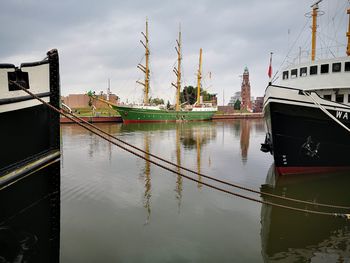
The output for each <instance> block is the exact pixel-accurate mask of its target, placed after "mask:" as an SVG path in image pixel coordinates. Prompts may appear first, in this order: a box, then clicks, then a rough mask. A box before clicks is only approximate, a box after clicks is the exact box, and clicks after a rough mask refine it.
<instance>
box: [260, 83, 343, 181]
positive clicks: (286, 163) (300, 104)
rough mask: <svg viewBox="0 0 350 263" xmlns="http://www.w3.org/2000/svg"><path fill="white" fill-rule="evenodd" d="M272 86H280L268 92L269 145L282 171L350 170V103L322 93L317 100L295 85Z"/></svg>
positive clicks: (266, 142)
mask: <svg viewBox="0 0 350 263" xmlns="http://www.w3.org/2000/svg"><path fill="white" fill-rule="evenodd" d="M268 89H280V90H279V92H278V94H277V93H275V91H274V90H272V92H271V91H270V92H267V94H268V96H267V97H266V98H265V105H264V116H265V120H266V124H267V131H268V133H267V136H266V141H265V146H266V147H267V149H268V150H269V151H271V153H272V154H273V157H274V161H275V166H276V169H277V171H278V172H279V174H295V173H318V172H331V171H335V170H343V169H346V170H348V169H349V170H350V158H349V156H348V154H349V153H350V140H349V138H350V132H349V131H348V130H347V129H346V128H349V127H350V108H349V107H347V106H346V105H343V104H340V103H334V102H331V101H326V100H324V99H322V98H320V97H318V96H317V97H316V98H317V100H318V101H316V102H314V101H312V100H310V98H309V97H308V96H307V95H306V94H304V93H303V92H301V91H298V90H295V89H283V88H280V87H273V86H270V87H269V88H268ZM281 90H282V91H281ZM274 95H279V96H278V97H277V96H274ZM320 107H323V108H324V109H325V111H326V112H325V111H322V110H321V109H320ZM327 113H328V115H327ZM330 115H331V116H333V118H332V117H331V116H330ZM342 125H344V126H345V127H344V126H342ZM265 150H266V149H265Z"/></svg>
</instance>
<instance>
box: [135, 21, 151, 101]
mask: <svg viewBox="0 0 350 263" xmlns="http://www.w3.org/2000/svg"><path fill="white" fill-rule="evenodd" d="M141 34H142V35H143V36H144V38H145V42H143V41H142V40H140V42H141V44H142V45H143V46H144V48H145V57H146V63H145V66H144V65H142V64H138V65H137V68H139V69H140V70H141V71H142V72H143V73H145V82H141V81H136V82H137V83H139V84H141V85H142V86H143V87H144V90H143V104H144V105H148V104H149V98H148V93H149V76H150V70H149V56H150V51H149V41H148V19H146V34H145V33H143V32H141Z"/></svg>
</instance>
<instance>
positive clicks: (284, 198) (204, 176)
mask: <svg viewBox="0 0 350 263" xmlns="http://www.w3.org/2000/svg"><path fill="white" fill-rule="evenodd" d="M10 82H11V83H13V84H15V85H17V86H18V87H20V88H21V89H22V90H23V91H25V92H26V93H28V94H29V95H31V96H32V97H34V98H36V99H37V100H39V101H40V102H42V103H43V104H45V105H47V106H48V107H50V108H51V109H53V110H54V111H56V112H58V113H60V114H62V115H63V116H65V117H67V118H69V119H70V120H72V121H73V122H75V123H77V124H78V125H80V126H81V127H83V128H85V129H87V130H89V131H91V132H92V133H94V134H96V135H98V136H100V137H101V138H103V139H105V140H107V141H109V142H111V143H112V144H115V145H116V146H118V147H121V148H122V149H124V150H126V151H128V152H130V153H134V154H135V155H137V156H139V154H137V153H135V152H132V151H131V150H129V149H126V148H125V147H124V146H121V145H118V144H116V143H115V142H113V141H111V140H110V139H108V138H106V137H103V136H102V135H100V134H98V133H96V132H95V131H93V130H91V129H90V128H89V127H87V126H85V125H81V123H79V122H77V121H76V120H74V119H73V118H76V119H78V120H80V121H82V122H83V123H85V124H87V125H88V126H90V127H92V128H94V129H96V130H98V131H100V132H101V133H103V134H105V135H107V136H109V137H111V138H113V139H115V140H117V141H119V142H121V143H124V144H125V145H127V146H129V147H131V148H134V149H136V150H138V151H140V152H142V153H144V154H148V155H149V156H151V157H154V158H156V159H158V160H160V161H163V162H165V163H167V164H170V165H173V166H175V167H177V168H180V169H183V170H185V171H188V172H191V173H193V174H196V175H199V176H202V177H203V178H207V179H210V180H213V181H216V182H218V183H222V184H226V185H228V186H232V187H234V188H238V189H241V190H245V191H249V192H252V193H256V194H261V195H265V196H270V197H273V198H278V199H281V200H287V201H292V202H296V203H303V204H309V205H314V206H320V207H329V208H337V209H350V208H349V207H346V206H337V205H329V204H321V203H314V202H309V201H304V200H298V199H293V198H288V197H283V196H279V195H274V194H271V193H266V192H261V191H256V190H254V189H250V188H247V187H243V186H239V185H236V184H232V183H229V182H225V181H222V180H220V179H216V178H213V177H210V176H207V175H204V174H201V173H198V172H196V171H193V170H191V169H188V168H185V167H182V166H180V165H177V164H175V163H172V162H170V161H168V160H165V159H163V158H160V157H158V156H156V155H154V154H151V153H149V152H147V151H144V150H142V149H140V148H138V147H136V146H133V145H132V144H129V143H127V142H124V141H123V140H120V139H118V138H117V137H115V136H112V135H111V134H109V133H107V132H105V131H103V130H101V129H99V128H98V127H97V126H95V125H92V124H91V123H88V122H86V121H85V120H83V119H81V118H79V117H78V116H75V115H74V114H72V113H69V112H67V113H68V114H70V115H71V116H73V118H72V117H70V116H68V115H67V114H65V113H64V112H63V111H64V110H58V109H56V108H55V107H54V106H52V105H51V104H49V103H47V102H45V101H43V100H42V99H41V98H39V97H38V96H36V95H35V94H33V93H31V92H30V91H28V90H27V89H25V88H24V87H23V86H21V85H19V84H17V83H16V82H13V81H10ZM141 158H142V159H144V158H143V157H141ZM145 160H146V159H145ZM147 160H148V161H151V160H149V159H147ZM151 162H152V163H154V161H151ZM155 164H156V165H157V163H155ZM161 167H163V166H161ZM169 169H170V168H169ZM167 170H168V169H167ZM178 174H179V173H178ZM179 175H181V174H179ZM186 178H187V177H186Z"/></svg>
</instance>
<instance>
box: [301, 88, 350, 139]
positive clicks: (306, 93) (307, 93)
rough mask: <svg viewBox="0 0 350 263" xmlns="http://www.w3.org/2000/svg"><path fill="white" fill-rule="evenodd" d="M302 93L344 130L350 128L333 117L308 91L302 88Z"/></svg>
mask: <svg viewBox="0 0 350 263" xmlns="http://www.w3.org/2000/svg"><path fill="white" fill-rule="evenodd" d="M302 92H303V94H304V95H305V96H306V97H308V98H311V100H312V102H313V103H314V104H315V105H316V106H318V107H319V108H320V110H322V111H323V112H324V113H325V114H326V115H327V116H328V117H330V118H331V119H332V120H334V121H335V122H336V123H337V124H339V125H340V126H341V127H343V128H344V129H345V130H347V131H348V132H350V129H349V128H348V127H346V126H345V125H344V124H343V123H342V122H340V121H339V120H338V119H337V118H336V117H334V116H333V115H332V114H331V113H330V112H329V111H328V110H327V109H326V108H325V107H323V106H322V105H321V104H320V103H319V102H318V101H317V100H316V99H315V98H314V97H312V95H311V93H310V92H306V91H304V90H302Z"/></svg>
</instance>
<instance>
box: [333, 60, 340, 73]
mask: <svg viewBox="0 0 350 263" xmlns="http://www.w3.org/2000/svg"><path fill="white" fill-rule="evenodd" d="M340 71H341V64H340V62H339V63H333V64H332V72H340Z"/></svg>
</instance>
